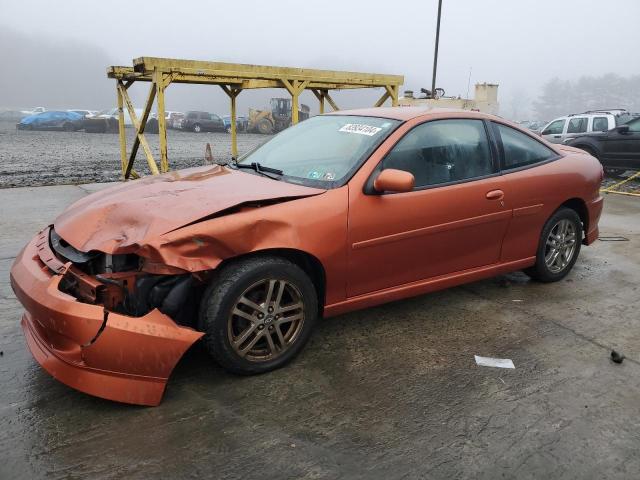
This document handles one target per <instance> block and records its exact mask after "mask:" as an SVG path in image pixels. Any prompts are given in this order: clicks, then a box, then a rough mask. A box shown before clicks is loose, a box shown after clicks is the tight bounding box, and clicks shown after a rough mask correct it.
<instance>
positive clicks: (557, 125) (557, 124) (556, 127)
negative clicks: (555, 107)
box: [542, 120, 566, 135]
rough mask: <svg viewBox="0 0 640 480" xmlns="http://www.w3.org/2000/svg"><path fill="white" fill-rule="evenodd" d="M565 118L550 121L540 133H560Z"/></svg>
mask: <svg viewBox="0 0 640 480" xmlns="http://www.w3.org/2000/svg"><path fill="white" fill-rule="evenodd" d="M565 122H566V120H556V121H554V122H551V123H550V124H549V126H548V127H547V128H545V129H544V131H543V132H542V135H560V134H561V133H562V130H563V129H564V124H565Z"/></svg>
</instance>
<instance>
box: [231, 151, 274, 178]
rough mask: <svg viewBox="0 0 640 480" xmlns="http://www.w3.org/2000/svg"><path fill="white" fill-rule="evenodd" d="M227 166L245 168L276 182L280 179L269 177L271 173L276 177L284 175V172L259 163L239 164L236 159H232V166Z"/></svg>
mask: <svg viewBox="0 0 640 480" xmlns="http://www.w3.org/2000/svg"><path fill="white" fill-rule="evenodd" d="M227 165H229V166H231V167H234V168H245V169H249V170H253V171H255V172H257V173H260V174H261V175H264V176H265V177H269V178H272V179H274V180H280V178H278V177H274V176H273V175H269V174H270V173H273V174H274V175H278V176H280V177H281V176H282V175H284V172H283V171H282V170H279V169H277V168H272V167H267V166H264V165H260V164H259V163H258V162H251V163H238V160H236V159H235V157H231V163H230V164H229V163H227Z"/></svg>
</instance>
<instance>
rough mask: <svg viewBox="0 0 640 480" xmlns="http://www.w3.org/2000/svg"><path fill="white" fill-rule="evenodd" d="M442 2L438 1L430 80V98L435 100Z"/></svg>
mask: <svg viewBox="0 0 640 480" xmlns="http://www.w3.org/2000/svg"><path fill="white" fill-rule="evenodd" d="M441 13H442V0H438V25H437V27H436V49H435V52H434V53H433V79H432V80H431V98H436V72H437V70H438V43H439V42H440V14H441Z"/></svg>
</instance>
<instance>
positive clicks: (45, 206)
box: [0, 137, 640, 479]
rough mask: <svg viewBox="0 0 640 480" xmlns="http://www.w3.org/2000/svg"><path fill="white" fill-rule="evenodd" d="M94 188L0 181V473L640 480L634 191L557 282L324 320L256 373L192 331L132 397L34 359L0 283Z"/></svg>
mask: <svg viewBox="0 0 640 480" xmlns="http://www.w3.org/2000/svg"><path fill="white" fill-rule="evenodd" d="M25 138H30V137H25ZM97 188H99V186H95V185H83V186H55V187H40V188H13V189H4V190H0V218H2V224H3V228H2V229H0V350H1V351H2V352H3V355H2V356H0V385H2V388H1V389H0V478H2V479H5V478H7V479H9V478H11V479H13V478H18V479H21V478H25V479H32V478H34V479H35V478H52V479H74V478H95V479H120V478H128V479H137V478H140V479H147V478H171V479H183V478H229V479H235V478H237V479H254V478H255V479H265V478H277V479H299V478H305V479H318V478H328V479H336V478H345V479H360V478H362V479H373V478H380V479H400V478H402V479H414V478H415V479H418V478H419V479H425V478H434V479H439V478H443V479H455V478H476V479H497V478H508V479H509V478H517V479H534V478H535V479H538V478H550V479H574V478H577V479H592V478H593V479H603V478H616V479H617V478H619V479H630V478H637V477H638V472H640V456H639V455H638V451H639V450H640V401H638V399H639V398H640V314H639V312H638V306H637V301H638V293H639V290H638V288H639V287H638V285H640V248H639V245H640V215H639V213H640V201H639V200H638V199H636V198H631V197H620V196H614V195H608V196H607V197H606V200H605V213H604V216H603V218H602V221H601V224H600V225H601V235H602V237H603V238H606V237H614V236H618V237H623V238H622V239H618V240H619V241H604V240H602V241H597V242H596V243H595V244H594V245H593V246H590V247H587V248H584V249H583V250H582V252H581V254H580V258H579V260H578V262H577V264H576V266H575V268H574V270H573V271H572V273H571V274H570V275H569V276H568V277H567V278H566V279H565V280H564V281H562V282H559V283H556V284H539V283H535V282H531V281H529V280H528V279H527V277H525V276H524V275H522V274H520V273H515V274H510V275H507V276H501V277H498V278H494V279H490V280H486V281H481V282H477V283H473V284H469V285H466V286H462V287H458V288H454V289H450V290H446V291H442V292H438V293H434V294H430V295H424V296H420V297H417V298H413V299H409V300H405V301H400V302H395V303H392V304H387V305H384V306H380V307H376V308H371V309H367V310H363V311H360V312H356V313H351V314H347V315H342V316H339V317H336V318H332V319H327V320H325V321H322V322H320V324H319V327H318V328H317V329H316V331H315V332H314V335H313V336H312V339H311V341H310V343H309V344H308V345H307V347H306V349H305V350H304V351H303V352H302V354H301V355H300V356H299V357H298V358H297V359H296V360H295V361H294V362H293V363H292V364H291V365H289V366H287V367H286V368H283V369H280V370H278V371H276V372H272V373H269V374H265V375H261V376H254V377H237V376H233V375H229V374H226V373H225V372H223V371H222V370H221V369H220V368H218V367H217V366H215V365H214V364H213V363H212V362H211V361H210V360H209V358H208V357H207V355H206V354H205V352H204V351H203V349H202V348H201V347H200V346H198V345H196V346H195V347H194V348H192V350H191V351H190V352H188V354H187V355H186V356H185V358H184V359H183V360H182V361H181V362H180V364H179V366H178V368H177V369H176V370H175V371H174V374H173V376H172V378H171V381H170V383H169V385H168V388H167V393H166V395H165V398H164V400H163V402H162V404H161V405H160V406H159V407H155V408H142V407H132V406H128V405H123V404H117V403H113V402H108V401H104V400H100V399H97V398H93V397H90V396H88V395H85V394H82V393H79V392H77V391H74V390H72V389H70V388H68V387H66V386H64V385H62V384H60V383H59V382H57V381H56V380H54V379H53V378H51V377H50V376H49V375H48V374H47V373H45V372H44V371H43V370H42V369H41V368H40V367H39V366H38V365H37V364H36V363H35V361H34V360H33V359H32V357H31V354H30V353H29V352H28V351H27V349H26V346H25V344H24V339H23V336H22V332H21V329H20V326H19V321H20V316H21V312H22V308H21V306H20V305H19V303H18V302H17V300H16V299H15V298H14V296H13V293H12V291H11V288H10V286H9V281H8V272H9V268H10V266H11V263H12V262H13V258H14V257H15V255H16V254H17V252H18V251H19V249H20V247H21V246H22V245H23V244H24V243H25V242H26V241H27V240H28V239H29V238H30V237H31V236H32V235H33V234H34V233H35V232H36V231H37V230H38V229H39V228H41V227H42V226H43V225H45V224H46V223H47V222H48V221H50V220H51V219H52V218H53V217H54V216H55V214H56V213H57V212H58V211H60V210H61V209H62V208H63V207H64V206H65V205H67V204H68V203H70V202H71V201H73V200H75V199H77V198H80V197H82V196H83V195H86V193H87V192H88V191H92V190H95V189H97ZM611 348H616V349H619V350H620V351H622V352H624V353H625V354H626V356H627V359H626V360H625V361H624V363H622V364H621V365H616V364H614V363H612V362H611V360H610V359H609V354H610V350H611ZM474 355H483V356H492V357H499V358H510V359H512V360H513V362H514V364H515V367H516V368H515V369H514V370H503V369H494V368H486V367H479V366H477V365H476V364H475V362H474Z"/></svg>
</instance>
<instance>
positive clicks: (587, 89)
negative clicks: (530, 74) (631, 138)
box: [533, 73, 640, 120]
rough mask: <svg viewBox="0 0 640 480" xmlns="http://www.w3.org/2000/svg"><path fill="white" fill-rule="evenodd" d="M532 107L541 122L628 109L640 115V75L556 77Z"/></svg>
mask: <svg viewBox="0 0 640 480" xmlns="http://www.w3.org/2000/svg"><path fill="white" fill-rule="evenodd" d="M533 108H534V110H535V112H536V115H537V118H539V119H542V120H551V119H553V118H554V117H559V116H562V115H567V114H570V113H580V112H584V111H587V110H601V109H613V108H625V109H627V110H629V111H632V112H640V75H633V76H630V77H626V78H625V77H621V76H619V75H616V74H613V73H608V74H606V75H602V76H599V77H590V76H585V77H580V78H579V79H577V80H562V79H560V78H558V77H555V78H552V79H551V80H549V81H548V82H547V83H545V84H544V86H543V87H542V93H541V94H540V96H539V97H538V99H537V100H535V101H534V102H533Z"/></svg>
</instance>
